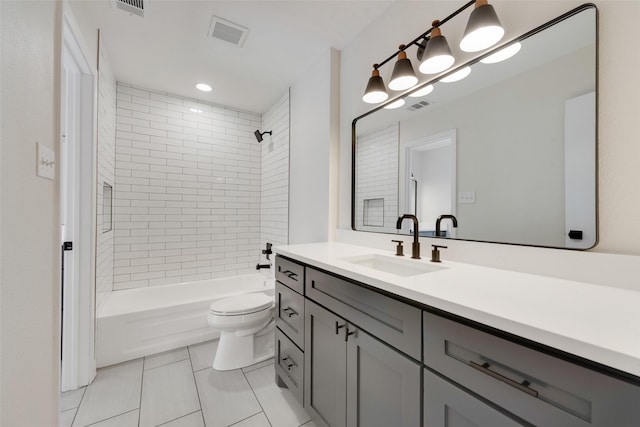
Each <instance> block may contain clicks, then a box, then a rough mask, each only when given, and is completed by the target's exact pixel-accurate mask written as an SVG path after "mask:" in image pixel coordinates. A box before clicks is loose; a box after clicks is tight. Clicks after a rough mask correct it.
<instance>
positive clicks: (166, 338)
mask: <svg viewBox="0 0 640 427" xmlns="http://www.w3.org/2000/svg"><path fill="white" fill-rule="evenodd" d="M249 292H264V293H266V294H268V295H274V280H273V279H266V278H265V276H264V275H262V274H248V275H243V276H235V277H225V278H221V279H212V280H203V281H198V282H190V283H181V284H178V285H166V286H153V287H148V288H140V289H129V290H123V291H115V292H113V293H112V294H111V295H110V296H109V298H108V299H107V300H106V302H105V303H104V304H103V305H102V307H101V309H100V311H99V313H98V317H97V329H98V331H97V348H96V359H97V360H96V362H97V365H98V367H103V366H108V365H113V364H115V363H120V362H124V361H127V360H132V359H136V358H138V357H142V356H148V355H150V354H154V353H158V352H161V351H167V350H171V349H174V348H178V347H182V346H185V345H190V344H196V343H199V342H203V341H207V340H211V339H215V338H218V337H219V336H220V333H219V331H217V330H216V329H213V328H211V327H210V326H209V324H208V323H207V313H208V311H209V306H210V305H211V303H212V302H213V301H216V300H218V299H221V298H226V297H229V296H233V295H238V294H243V293H249Z"/></svg>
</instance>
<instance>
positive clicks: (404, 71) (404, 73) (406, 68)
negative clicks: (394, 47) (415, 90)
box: [389, 44, 418, 90]
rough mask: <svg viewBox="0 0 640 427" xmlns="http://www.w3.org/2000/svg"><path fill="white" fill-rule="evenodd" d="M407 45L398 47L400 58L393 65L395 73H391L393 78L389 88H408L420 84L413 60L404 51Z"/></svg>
mask: <svg viewBox="0 0 640 427" xmlns="http://www.w3.org/2000/svg"><path fill="white" fill-rule="evenodd" d="M405 47H406V46H405V45H403V44H401V45H400V46H399V47H398V49H400V52H399V53H398V60H397V61H396V65H394V66H393V73H391V80H390V81H389V89H391V90H406V89H409V88H412V87H414V86H415V85H416V84H418V78H417V77H416V72H415V71H413V66H412V65H411V60H409V58H407V52H405V51H404V49H405Z"/></svg>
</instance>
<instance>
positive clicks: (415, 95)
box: [409, 85, 433, 98]
mask: <svg viewBox="0 0 640 427" xmlns="http://www.w3.org/2000/svg"><path fill="white" fill-rule="evenodd" d="M431 92H433V85H426V86H425V87H423V88H422V89H418V90H416V91H415V92H411V93H410V94H409V96H410V97H412V98H420V97H421V96H425V95H429V94H430V93H431Z"/></svg>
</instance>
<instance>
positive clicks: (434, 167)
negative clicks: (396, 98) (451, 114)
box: [403, 129, 456, 237]
mask: <svg viewBox="0 0 640 427" xmlns="http://www.w3.org/2000/svg"><path fill="white" fill-rule="evenodd" d="M405 152H406V156H405V165H406V172H405V174H404V175H405V179H404V187H405V203H404V204H403V206H404V207H405V209H404V211H405V212H403V213H412V214H414V215H415V216H416V217H417V218H418V223H419V226H420V230H419V232H420V236H435V224H436V219H437V218H438V216H440V215H444V214H450V215H456V203H455V200H456V198H455V194H456V131H455V129H454V130H449V131H445V132H442V133H439V134H436V135H430V136H427V137H424V138H420V139H418V140H415V141H411V142H409V143H407V144H406V146H405ZM404 227H405V231H406V232H410V233H411V234H413V224H412V223H411V222H410V221H406V222H405V225H404ZM441 236H446V237H455V229H454V228H452V227H451V223H450V221H446V222H443V224H442V230H441Z"/></svg>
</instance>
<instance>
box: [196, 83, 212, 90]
mask: <svg viewBox="0 0 640 427" xmlns="http://www.w3.org/2000/svg"><path fill="white" fill-rule="evenodd" d="M196 89H198V90H201V91H203V92H211V91H212V90H213V88H212V87H211V86H209V85H208V84H206V83H198V84H197V85H196Z"/></svg>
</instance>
